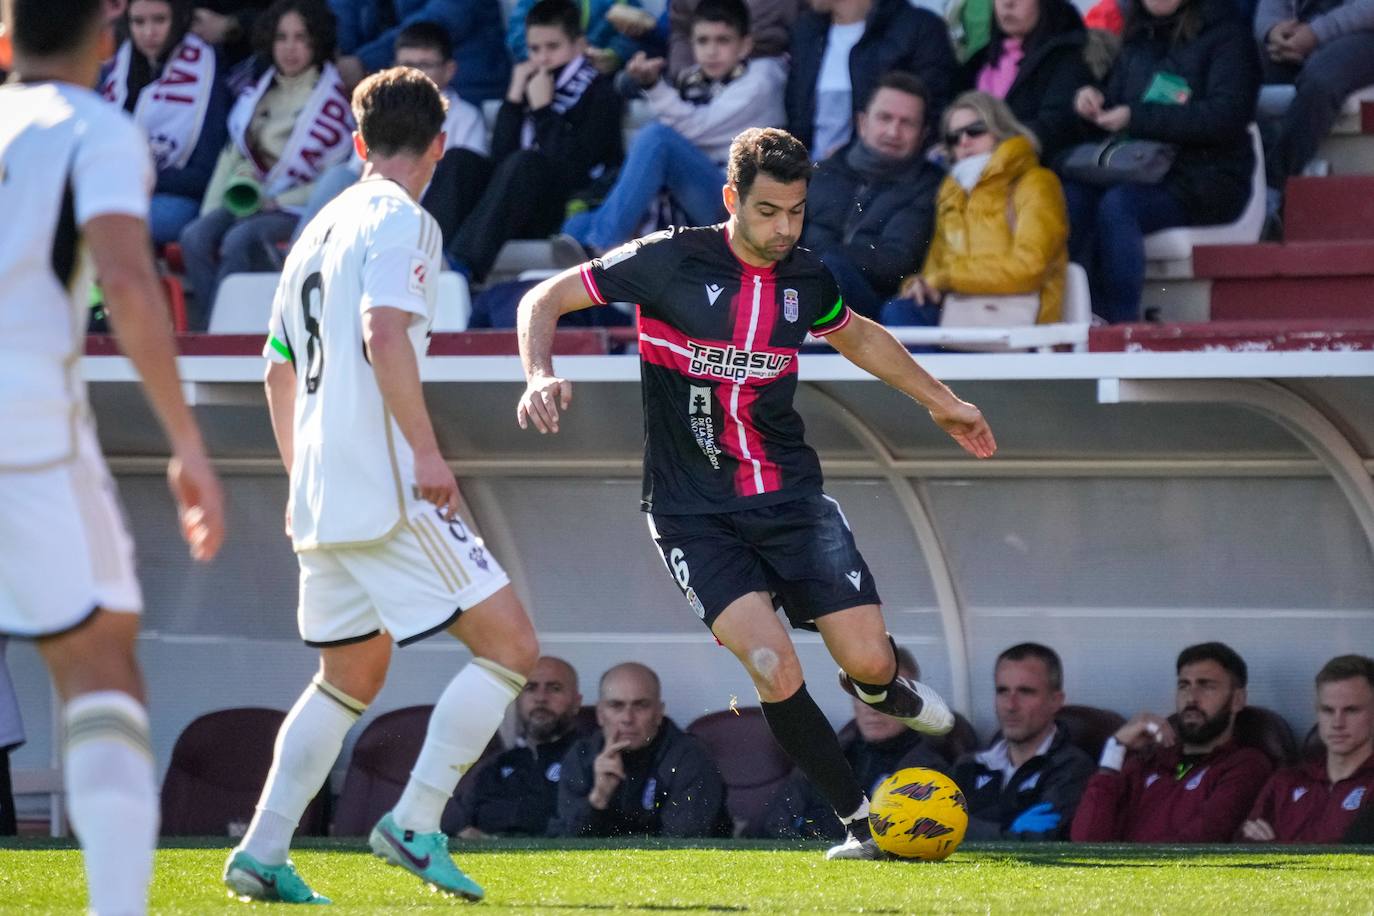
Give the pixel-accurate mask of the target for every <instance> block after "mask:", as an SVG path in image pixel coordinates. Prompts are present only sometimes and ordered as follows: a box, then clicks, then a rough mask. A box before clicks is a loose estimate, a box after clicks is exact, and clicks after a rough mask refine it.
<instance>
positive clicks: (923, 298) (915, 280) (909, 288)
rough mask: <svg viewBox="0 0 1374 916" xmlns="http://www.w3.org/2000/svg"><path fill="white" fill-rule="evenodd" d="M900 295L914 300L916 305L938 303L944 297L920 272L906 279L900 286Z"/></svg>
mask: <svg viewBox="0 0 1374 916" xmlns="http://www.w3.org/2000/svg"><path fill="white" fill-rule="evenodd" d="M902 295H903V296H906V297H907V298H908V299H913V300H915V302H916V304H917V305H938V304H939V303H940V300H941V299H943V298H944V294H943V293H941V292H940V291H939V290H938V289H936V288H935V287H933V286H931V285H930V284H929V283H928V282H926V278H925V277H922V276H921V275H920V274H917V275H916V276H914V277H912V278H910V279H909V280H907V281H906V285H905V286H903V287H902Z"/></svg>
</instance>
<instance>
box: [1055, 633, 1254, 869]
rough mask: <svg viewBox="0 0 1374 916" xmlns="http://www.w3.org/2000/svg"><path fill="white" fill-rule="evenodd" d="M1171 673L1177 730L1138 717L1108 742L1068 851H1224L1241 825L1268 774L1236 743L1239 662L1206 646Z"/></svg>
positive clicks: (1187, 653) (1229, 652) (1215, 645)
mask: <svg viewBox="0 0 1374 916" xmlns="http://www.w3.org/2000/svg"><path fill="white" fill-rule="evenodd" d="M1176 668H1177V671H1178V689H1177V695H1176V708H1177V712H1178V730H1177V731H1175V729H1174V726H1173V725H1171V724H1170V722H1169V720H1168V719H1166V718H1164V717H1163V716H1159V715H1156V714H1154V713H1151V712H1142V713H1139V714H1137V715H1136V716H1135V717H1134V718H1133V719H1131V720H1130V721H1129V722H1127V723H1126V724H1125V725H1123V726H1121V728H1119V729H1117V732H1116V734H1115V735H1114V736H1112V737H1111V738H1108V739H1107V746H1106V747H1104V748H1103V749H1102V759H1101V762H1100V764H1101V767H1100V769H1099V770H1098V771H1097V773H1095V774H1094V775H1093V777H1092V779H1090V780H1088V788H1087V789H1086V790H1085V791H1084V793H1083V799H1082V801H1081V802H1079V805H1078V813H1077V814H1076V815H1075V816H1074V819H1073V829H1072V831H1071V836H1072V838H1073V840H1074V841H1075V842H1112V841H1122V840H1125V841H1127V842H1131V843H1225V842H1227V841H1229V840H1230V839H1231V838H1232V837H1233V836H1234V835H1235V833H1236V831H1237V830H1238V829H1239V828H1240V825H1241V823H1242V822H1243V821H1244V820H1245V815H1246V812H1248V811H1249V810H1250V807H1251V806H1252V805H1253V804H1254V802H1255V798H1256V797H1257V796H1258V795H1259V791H1260V789H1261V788H1263V787H1264V783H1265V780H1267V779H1268V778H1269V774H1270V773H1271V772H1272V771H1273V769H1274V767H1273V764H1272V763H1270V762H1269V758H1268V757H1266V756H1265V755H1264V754H1263V753H1262V752H1261V751H1259V750H1257V749H1255V748H1253V747H1241V746H1240V745H1238V744H1237V743H1236V741H1235V737H1234V731H1235V720H1236V713H1238V712H1240V711H1241V710H1242V709H1244V708H1245V702H1246V694H1245V684H1246V678H1247V674H1246V667H1245V661H1244V660H1243V659H1242V658H1241V657H1240V656H1239V655H1237V654H1236V652H1235V650H1234V649H1232V648H1231V647H1230V646H1227V645H1225V644H1224V643H1219V642H1209V643H1202V644H1201V645H1197V646H1190V647H1188V648H1187V649H1184V650H1183V652H1182V653H1181V654H1180V655H1179V657H1178V664H1177V666H1176ZM1128 753H1129V754H1130V757H1129V759H1128V757H1127V754H1128Z"/></svg>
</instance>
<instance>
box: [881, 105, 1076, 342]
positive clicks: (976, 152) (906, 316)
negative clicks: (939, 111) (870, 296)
mask: <svg viewBox="0 0 1374 916" xmlns="http://www.w3.org/2000/svg"><path fill="white" fill-rule="evenodd" d="M941 136H942V139H943V141H944V144H945V152H946V155H947V157H948V159H949V161H950V172H949V175H947V176H946V177H945V180H944V182H943V183H942V184H941V185H940V191H939V194H938V196H937V197H936V201H935V231H934V233H933V235H932V237H931V242H930V248H929V250H928V251H927V253H926V261H925V266H924V267H922V268H921V272H920V273H919V274H917V275H915V276H913V277H909V278H907V280H906V281H905V282H904V283H903V284H902V295H903V296H905V297H906V298H905V299H895V300H893V301H891V302H889V303H887V305H886V306H885V307H884V309H883V316H882V317H883V323H884V324H933V323H936V322H935V321H934V320H932V319H933V317H934V316H933V314H932V313H933V312H934V311H935V309H934V307H935V306H937V305H939V304H940V303H941V302H942V301H943V299H944V297H945V295H946V294H948V293H956V294H960V295H977V296H988V295H992V296H1009V295H1017V294H1021V295H1024V294H1032V293H1038V294H1039V296H1040V308H1039V311H1038V314H1037V316H1036V321H1037V323H1042V324H1043V323H1046V322H1053V321H1058V320H1059V318H1060V311H1061V306H1062V300H1063V296H1064V272H1065V269H1066V267H1067V266H1068V238H1069V221H1068V216H1067V214H1066V212H1065V207H1064V193H1063V190H1062V189H1061V188H1060V186H1059V179H1058V178H1056V177H1055V175H1054V173H1053V172H1051V171H1050V170H1049V169H1047V168H1045V167H1043V166H1042V165H1041V164H1040V160H1039V157H1038V154H1037V142H1036V139H1035V135H1034V134H1032V133H1031V132H1030V130H1029V129H1027V128H1026V126H1025V125H1023V124H1022V123H1021V122H1020V121H1018V120H1016V117H1015V116H1014V115H1013V114H1012V113H1011V109H1010V108H1008V107H1007V104H1006V103H1005V102H1003V101H1002V100H1001V99H998V98H995V97H993V96H991V95H988V94H987V93H985V92H965V93H964V94H963V95H961V96H959V97H958V98H957V99H955V100H954V101H953V102H952V103H951V104H950V106H949V107H948V108H947V109H945V114H944V117H943V118H942V119H941Z"/></svg>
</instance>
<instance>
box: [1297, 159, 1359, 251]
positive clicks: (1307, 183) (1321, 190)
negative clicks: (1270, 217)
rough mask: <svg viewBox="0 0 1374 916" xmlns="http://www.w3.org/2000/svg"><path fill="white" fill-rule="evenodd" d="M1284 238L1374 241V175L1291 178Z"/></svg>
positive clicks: (1305, 240) (1307, 240)
mask: <svg viewBox="0 0 1374 916" xmlns="http://www.w3.org/2000/svg"><path fill="white" fill-rule="evenodd" d="M1371 142H1374V141H1371ZM1283 238H1284V241H1286V242H1310V241H1336V240H1343V239H1374V175H1332V176H1328V177H1324V178H1290V179H1288V183H1287V185H1286V186H1285V188H1284V204H1283Z"/></svg>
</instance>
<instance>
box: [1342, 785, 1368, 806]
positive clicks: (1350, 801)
mask: <svg viewBox="0 0 1374 916" xmlns="http://www.w3.org/2000/svg"><path fill="white" fill-rule="evenodd" d="M1364 788H1365V787H1364V786H1360V787H1359V788H1357V789H1352V790H1351V792H1350V794H1349V795H1347V796H1346V797H1345V801H1343V802H1341V807H1342V808H1344V809H1345V810H1346V811H1358V810H1360V802H1362V801H1364Z"/></svg>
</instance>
